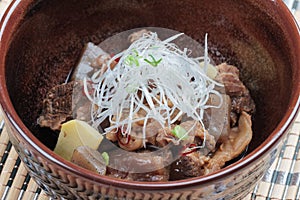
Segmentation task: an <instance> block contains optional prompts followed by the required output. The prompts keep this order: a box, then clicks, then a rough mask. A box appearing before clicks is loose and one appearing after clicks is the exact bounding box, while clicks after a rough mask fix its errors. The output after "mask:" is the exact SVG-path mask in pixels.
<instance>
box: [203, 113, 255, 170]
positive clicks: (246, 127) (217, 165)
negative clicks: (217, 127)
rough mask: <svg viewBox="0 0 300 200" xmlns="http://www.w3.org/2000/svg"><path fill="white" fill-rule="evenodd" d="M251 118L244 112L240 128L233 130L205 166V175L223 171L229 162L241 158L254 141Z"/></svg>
mask: <svg viewBox="0 0 300 200" xmlns="http://www.w3.org/2000/svg"><path fill="white" fill-rule="evenodd" d="M251 125H252V122H251V116H250V115H249V114H247V113H246V112H242V113H241V116H240V118H239V121H238V127H234V128H232V129H231V131H230V134H229V135H228V138H227V140H224V141H223V143H222V144H221V145H220V147H219V148H218V149H217V151H216V152H215V154H214V155H213V156H212V158H211V159H210V160H209V161H208V164H207V165H206V166H205V174H209V173H212V172H214V171H217V170H219V169H221V168H222V167H223V166H224V165H225V163H226V162H227V161H230V160H232V159H234V158H236V157H237V156H239V155H240V154H241V153H242V152H243V151H244V150H245V149H246V148H247V146H248V144H249V143H250V141H251V139H252V129H251Z"/></svg>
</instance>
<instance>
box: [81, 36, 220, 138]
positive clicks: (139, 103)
mask: <svg viewBox="0 0 300 200" xmlns="http://www.w3.org/2000/svg"><path fill="white" fill-rule="evenodd" d="M181 35H182V34H178V35H174V36H172V37H170V38H168V39H166V40H164V41H161V40H160V39H159V38H158V36H157V34H156V33H153V32H149V33H147V34H144V35H143V36H142V37H141V38H140V39H138V40H136V41H135V42H133V43H132V44H131V45H130V46H129V48H128V49H126V50H125V51H123V52H121V53H119V54H117V55H115V56H114V57H112V58H111V60H110V61H108V63H106V64H107V66H110V64H111V63H112V62H113V61H114V60H117V59H119V61H118V64H117V65H116V66H115V67H114V68H113V69H111V68H110V67H108V69H107V71H105V72H104V73H103V74H101V70H99V71H98V72H96V73H95V74H94V75H93V76H92V78H91V80H92V83H93V87H94V89H95V92H94V94H93V96H90V95H89V92H88V91H87V88H88V87H87V81H86V79H85V81H84V84H85V93H86V95H87V96H88V98H89V99H90V100H91V101H92V103H93V104H94V105H95V106H93V109H92V122H93V126H94V127H97V128H99V126H100V124H101V123H102V122H103V121H104V120H105V119H109V121H110V124H111V125H110V127H108V128H106V129H105V131H106V132H107V131H112V130H118V129H120V128H121V130H122V133H123V134H124V135H125V134H129V135H130V133H131V127H132V125H133V123H136V122H138V121H143V124H144V125H143V134H142V135H143V136H142V137H143V139H144V141H145V139H146V125H147V123H149V122H150V121H153V120H156V121H157V122H159V124H160V125H161V126H162V127H169V128H171V124H173V123H175V122H176V121H177V120H178V119H180V118H181V117H182V116H183V115H186V116H187V117H190V118H192V119H193V120H196V121H199V122H200V123H201V125H202V126H203V128H204V129H205V127H204V124H203V122H202V119H203V114H204V110H205V109H207V108H211V107H218V106H212V105H208V104H207V102H208V100H209V96H210V95H211V94H215V95H217V96H218V97H219V98H220V102H221V103H220V104H222V96H221V94H220V93H219V92H218V91H216V90H215V89H214V88H215V86H216V85H218V86H222V84H220V83H217V82H215V81H214V80H213V79H212V78H210V77H209V76H208V75H207V72H206V70H207V69H208V68H209V67H211V66H209V65H210V64H209V63H210V60H209V58H208V53H207V51H208V50H207V36H205V55H204V56H203V57H199V58H190V57H189V56H188V52H190V51H189V50H188V49H186V48H185V49H183V50H180V49H179V48H178V47H177V46H176V45H175V44H174V43H171V42H172V41H173V40H175V39H176V38H178V37H180V36H181ZM203 63H204V67H203ZM200 66H202V67H200ZM219 106H220V105H219ZM139 113H145V114H144V115H142V116H141V115H140V114H139ZM203 143H205V141H204V142H203Z"/></svg>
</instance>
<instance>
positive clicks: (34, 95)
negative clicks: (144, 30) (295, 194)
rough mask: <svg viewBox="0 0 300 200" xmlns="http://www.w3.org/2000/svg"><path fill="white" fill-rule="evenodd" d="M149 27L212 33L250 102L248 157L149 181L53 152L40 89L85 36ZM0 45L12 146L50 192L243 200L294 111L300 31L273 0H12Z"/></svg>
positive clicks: (61, 71)
mask: <svg viewBox="0 0 300 200" xmlns="http://www.w3.org/2000/svg"><path fill="white" fill-rule="evenodd" d="M147 26H153V27H164V28H169V29H174V30H177V31H181V32H184V33H186V34H187V35H189V36H191V37H192V38H194V39H196V40H198V41H199V42H201V43H203V35H204V34H205V33H209V48H210V54H211V55H212V57H213V58H214V60H215V62H216V63H221V62H227V63H229V64H233V65H236V66H238V68H239V69H240V71H241V78H242V80H243V81H244V82H245V83H246V85H247V87H248V88H249V89H250V91H251V94H252V96H253V97H254V100H255V102H256V106H257V112H256V114H255V115H254V116H253V119H254V120H253V130H254V138H253V140H252V142H251V144H250V147H249V151H248V154H247V156H246V157H244V158H243V159H241V160H239V161H237V162H235V163H234V164H232V165H230V166H228V167H226V168H224V169H222V170H220V171H218V172H216V173H214V174H211V175H207V176H203V177H197V178H191V179H187V180H182V181H172V182H162V183H146V182H128V181H122V180H116V179H112V178H109V177H103V176H100V175H97V174H94V173H92V172H90V171H87V170H85V169H82V168H79V167H77V166H76V165H74V164H72V163H69V162H67V161H65V160H63V159H62V158H60V157H59V156H57V155H55V154H54V153H53V152H52V151H51V149H52V148H53V146H54V145H55V140H56V138H55V137H53V134H51V133H49V132H47V131H46V130H44V129H40V128H38V126H37V125H36V119H37V116H38V114H39V112H40V110H41V103H40V102H41V99H42V98H43V96H44V95H45V93H46V91H47V90H48V89H49V88H51V87H52V86H54V85H56V84H58V83H61V82H63V81H64V80H65V78H66V76H67V74H68V72H69V70H70V69H71V68H72V66H73V65H74V64H75V63H76V62H77V61H78V59H79V56H80V52H81V50H82V48H83V46H84V44H85V43H87V42H88V41H92V42H94V43H99V42H101V41H102V40H104V39H105V38H107V37H109V36H111V35H113V34H115V33H118V32H120V31H124V30H128V29H132V28H137V27H147ZM0 41H1V43H0V91H1V94H0V96H1V99H0V102H1V106H2V108H3V111H4V116H5V119H6V124H7V126H8V128H9V135H10V139H11V142H12V143H13V145H14V147H15V148H16V150H17V152H18V153H19V156H20V158H21V159H22V161H23V162H24V163H25V165H26V168H27V169H28V171H29V172H30V175H31V176H32V177H33V178H34V179H35V180H36V182H37V183H38V184H39V185H40V186H41V187H42V188H43V189H44V190H45V191H46V193H47V194H49V195H50V196H51V197H53V198H58V197H64V198H66V199H80V198H83V199H99V198H101V197H114V198H116V199H117V198H119V199H241V198H243V197H245V195H247V194H248V193H249V192H250V191H252V189H253V188H254V186H255V184H256V183H257V182H258V181H259V180H260V178H261V177H262V176H263V174H264V173H265V172H266V170H267V169H268V168H269V167H270V165H271V164H272V162H273V161H274V159H275V157H276V156H277V155H278V153H279V149H280V148H281V146H282V144H283V141H284V140H285V138H286V136H287V133H288V130H289V127H290V126H291V125H292V122H293V120H294V119H295V116H296V113H297V110H298V109H299V91H300V84H299V83H300V56H299V52H300V37H299V29H298V27H297V25H296V23H295V20H294V19H293V17H292V15H291V13H290V12H289V11H288V9H287V8H286V7H285V5H284V3H283V2H282V1H280V0H278V1H269V0H243V1H239V0H214V1H211V0H186V1H180V0H164V1H160V0H144V1H141V0H105V1H104V0H101V1H99V0H85V1H77V0H64V1H61V0H51V1H46V0H23V1H16V0H15V1H13V3H12V4H11V6H10V7H9V9H8V11H7V12H6V14H5V15H4V18H3V19H2V21H1V28H0Z"/></svg>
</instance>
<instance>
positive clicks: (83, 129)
mask: <svg viewBox="0 0 300 200" xmlns="http://www.w3.org/2000/svg"><path fill="white" fill-rule="evenodd" d="M102 139H103V136H102V135H101V134H100V133H99V132H98V131H97V130H95V129H94V128H93V127H91V126H90V125H89V124H88V123H86V122H84V121H80V120H77V119H75V120H71V121H68V122H66V123H64V124H63V125H62V128H61V131H60V134H59V137H58V142H57V144H56V147H55V149H54V152H55V153H56V154H58V155H60V156H61V157H63V158H65V159H66V160H71V157H72V154H73V152H74V150H75V149H76V148H77V147H79V146H89V147H90V148H92V149H98V147H99V145H100V143H101V141H102Z"/></svg>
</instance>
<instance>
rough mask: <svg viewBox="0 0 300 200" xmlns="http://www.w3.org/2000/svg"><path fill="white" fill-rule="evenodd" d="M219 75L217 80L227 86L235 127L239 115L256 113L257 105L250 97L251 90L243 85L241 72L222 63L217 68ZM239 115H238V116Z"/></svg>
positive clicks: (226, 90)
mask: <svg viewBox="0 0 300 200" xmlns="http://www.w3.org/2000/svg"><path fill="white" fill-rule="evenodd" d="M217 69H218V72H219V73H218V75H217V77H216V80H217V81H219V82H221V83H223V84H224V86H225V92H226V94H228V95H229V96H230V98H231V102H232V103H231V109H232V112H233V113H235V114H232V115H231V116H232V119H231V122H232V125H235V122H236V121H237V118H238V115H239V114H240V113H242V111H245V112H247V113H249V114H253V113H254V111H255V104H254V101H253V99H252V98H251V96H250V92H249V90H248V89H247V88H246V86H245V85H244V84H243V82H242V81H241V80H240V77H239V70H238V69H237V68H236V67H235V66H232V65H228V64H226V63H222V64H220V65H218V66H217ZM236 114H237V115H236Z"/></svg>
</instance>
